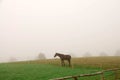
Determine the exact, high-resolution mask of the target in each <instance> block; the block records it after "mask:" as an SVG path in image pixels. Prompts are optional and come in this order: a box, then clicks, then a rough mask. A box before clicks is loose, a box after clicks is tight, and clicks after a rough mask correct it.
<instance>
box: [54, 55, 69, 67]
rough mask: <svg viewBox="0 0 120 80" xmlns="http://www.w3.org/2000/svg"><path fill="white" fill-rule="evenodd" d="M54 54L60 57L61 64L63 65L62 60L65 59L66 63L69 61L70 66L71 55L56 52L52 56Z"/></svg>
mask: <svg viewBox="0 0 120 80" xmlns="http://www.w3.org/2000/svg"><path fill="white" fill-rule="evenodd" d="M56 56H58V57H60V59H61V65H62V66H65V62H64V60H67V61H68V63H69V66H70V67H71V56H70V55H64V54H60V53H56V54H55V55H54V57H56Z"/></svg>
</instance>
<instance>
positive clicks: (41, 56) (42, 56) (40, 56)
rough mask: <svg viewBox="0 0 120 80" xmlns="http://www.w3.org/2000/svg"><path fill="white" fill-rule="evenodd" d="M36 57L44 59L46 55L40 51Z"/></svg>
mask: <svg viewBox="0 0 120 80" xmlns="http://www.w3.org/2000/svg"><path fill="white" fill-rule="evenodd" d="M37 59H40V60H41V59H46V56H45V54H43V53H40V54H39V55H38V57H37Z"/></svg>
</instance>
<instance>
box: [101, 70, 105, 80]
mask: <svg viewBox="0 0 120 80" xmlns="http://www.w3.org/2000/svg"><path fill="white" fill-rule="evenodd" d="M101 80H105V79H104V71H102V72H101Z"/></svg>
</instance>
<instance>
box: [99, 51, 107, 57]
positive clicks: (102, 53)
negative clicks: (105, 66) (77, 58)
mask: <svg viewBox="0 0 120 80" xmlns="http://www.w3.org/2000/svg"><path fill="white" fill-rule="evenodd" d="M100 56H108V54H107V53H106V52H101V53H100Z"/></svg>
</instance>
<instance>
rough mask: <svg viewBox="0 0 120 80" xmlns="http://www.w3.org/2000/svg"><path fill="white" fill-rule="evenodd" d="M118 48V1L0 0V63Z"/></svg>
mask: <svg viewBox="0 0 120 80" xmlns="http://www.w3.org/2000/svg"><path fill="white" fill-rule="evenodd" d="M117 50H120V0H0V62H3V61H9V59H10V58H11V57H12V58H13V57H14V58H16V59H18V60H26V59H29V60H30V59H35V58H36V57H37V56H38V54H39V53H41V52H42V53H44V54H45V56H46V57H47V58H53V56H54V54H55V52H59V53H65V54H73V55H75V56H77V57H81V56H83V55H84V53H86V52H89V53H91V55H92V56H98V55H99V53H101V52H105V53H107V55H110V56H112V55H114V54H115V52H116V51H117Z"/></svg>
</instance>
